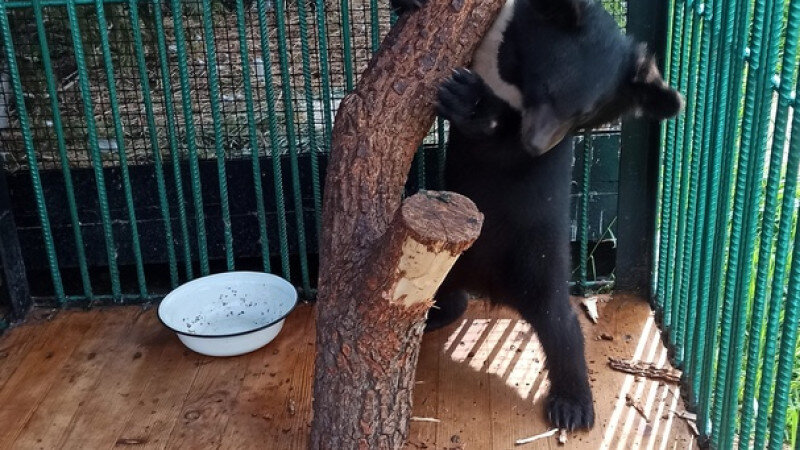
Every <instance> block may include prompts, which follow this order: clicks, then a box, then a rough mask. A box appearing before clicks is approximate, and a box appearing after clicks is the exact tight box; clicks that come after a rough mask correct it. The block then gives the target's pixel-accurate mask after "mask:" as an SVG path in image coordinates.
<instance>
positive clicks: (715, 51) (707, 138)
mask: <svg viewBox="0 0 800 450" xmlns="http://www.w3.org/2000/svg"><path fill="white" fill-rule="evenodd" d="M712 6H713V8H714V9H717V8H721V7H722V1H720V0H716V1H714V2H713V3H709V4H706V5H705V7H704V16H705V20H706V22H705V24H704V28H703V31H704V36H703V47H702V50H701V52H702V54H703V55H704V56H701V66H700V68H699V70H700V72H701V74H702V75H701V76H702V77H704V79H705V84H706V86H705V89H703V91H702V92H703V129H702V132H701V136H702V139H701V142H700V143H699V144H698V145H699V146H700V151H701V152H702V155H701V157H702V158H703V159H702V161H701V163H700V181H699V192H698V194H697V195H698V203H697V216H698V218H699V220H698V221H697V223H696V226H695V230H694V235H695V236H696V237H699V238H700V239H699V241H698V243H697V244H698V247H697V248H696V250H695V253H694V258H693V261H692V275H691V276H692V284H691V285H690V288H689V299H696V300H695V302H696V308H695V310H694V312H695V321H694V326H693V327H692V328H693V330H694V332H693V335H692V339H691V341H690V342H691V343H692V348H691V351H689V352H687V356H689V357H690V358H689V359H688V361H687V362H688V373H685V374H686V377H687V378H688V381H689V387H690V392H689V397H690V400H691V403H692V404H697V401H698V399H699V395H700V378H701V376H702V374H701V373H698V371H699V370H700V367H701V365H702V360H703V358H702V355H703V352H704V350H705V340H706V339H707V333H708V326H707V323H706V320H707V317H708V308H709V305H710V303H709V301H708V297H707V295H706V294H707V292H708V287H707V286H704V285H703V282H704V280H705V278H707V274H706V273H705V270H704V269H705V266H704V261H705V260H704V257H705V256H706V252H707V249H706V246H705V240H704V239H703V237H704V233H705V230H706V229H707V227H708V222H710V221H711V220H713V215H711V216H709V215H708V214H707V210H708V208H709V204H708V203H709V202H708V191H709V189H710V186H709V184H711V183H715V182H716V181H714V178H715V177H716V175H717V174H714V173H711V172H709V171H710V170H711V165H712V159H713V157H714V155H712V154H711V153H712V151H711V150H712V148H713V144H712V130H713V127H714V126H716V124H717V116H716V109H717V108H716V103H715V101H714V99H715V95H718V93H717V85H718V83H717V77H716V73H715V70H714V69H716V68H717V67H716V66H717V65H716V64H714V62H715V59H712V58H711V55H719V54H720V53H721V52H720V50H719V35H720V17H721V13H720V14H716V11H712ZM711 64H714V66H712V67H711V69H712V70H709V65H711ZM706 92H707V94H708V95H707V94H706ZM707 221H708V222H707Z"/></svg>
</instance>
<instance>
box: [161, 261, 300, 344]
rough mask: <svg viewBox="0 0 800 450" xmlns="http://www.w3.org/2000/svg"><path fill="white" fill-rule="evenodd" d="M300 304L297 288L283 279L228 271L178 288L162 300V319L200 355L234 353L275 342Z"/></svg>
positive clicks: (257, 273)
mask: <svg viewBox="0 0 800 450" xmlns="http://www.w3.org/2000/svg"><path fill="white" fill-rule="evenodd" d="M295 305H297V291H296V290H295V288H294V286H292V285H291V284H290V283H289V282H288V281H286V280H284V279H283V278H281V277H278V276H275V275H272V274H268V273H260V272H227V273H219V274H215V275H209V276H207V277H203V278H198V279H196V280H193V281H190V282H188V283H186V284H183V285H181V286H179V287H178V288H176V289H175V290H173V291H172V292H170V293H169V294H168V295H167V296H166V297H164V300H162V301H161V304H160V305H159V306H158V318H159V319H160V320H161V322H162V323H163V324H164V325H165V326H166V327H167V328H169V329H171V330H172V331H174V332H175V333H177V334H178V338H179V339H180V340H181V342H183V343H184V344H185V345H186V346H187V347H189V348H190V349H192V350H194V351H196V352H197V353H202V354H204V355H209V356H234V355H242V354H245V353H249V352H252V351H254V350H257V349H259V348H261V347H263V346H265V345H267V344H268V343H269V342H270V341H271V340H273V339H274V338H275V336H277V335H278V332H279V331H281V328H282V327H283V321H284V319H285V318H286V316H288V315H289V313H290V312H292V310H293V309H294V307H295Z"/></svg>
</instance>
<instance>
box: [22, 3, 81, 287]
mask: <svg viewBox="0 0 800 450" xmlns="http://www.w3.org/2000/svg"><path fill="white" fill-rule="evenodd" d="M33 16H34V20H35V21H36V33H37V35H38V37H39V48H40V50H41V52H42V66H43V68H44V75H45V84H46V85H47V96H48V97H49V98H50V109H51V110H52V112H53V128H54V129H55V131H56V143H57V145H58V155H59V160H60V162H61V173H62V175H63V176H64V190H65V191H66V194H67V206H68V208H69V218H70V224H71V225H72V237H73V239H75V256H76V258H77V259H78V269H79V271H80V274H81V283H82V285H83V295H84V296H85V297H86V298H87V299H88V300H92V298H93V293H92V281H91V279H90V277H89V266H88V264H87V262H86V250H85V246H84V242H83V233H82V232H81V222H80V217H79V216H78V203H77V201H76V200H75V189H74V188H73V184H72V172H71V170H70V167H69V157H68V156H67V144H66V142H65V140H64V125H63V122H62V120H61V111H60V110H59V106H58V91H57V90H56V83H55V80H54V79H53V74H54V73H55V72H53V64H52V61H51V59H50V47H49V45H48V43H47V34H46V31H45V28H44V18H43V17H42V6H41V3H40V1H39V0H33ZM60 298H63V297H60Z"/></svg>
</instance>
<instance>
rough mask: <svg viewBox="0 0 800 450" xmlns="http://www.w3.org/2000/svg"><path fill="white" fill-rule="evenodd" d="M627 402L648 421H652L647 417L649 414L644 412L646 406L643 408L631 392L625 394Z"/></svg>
mask: <svg viewBox="0 0 800 450" xmlns="http://www.w3.org/2000/svg"><path fill="white" fill-rule="evenodd" d="M625 404H626V405H627V406H630V407H631V408H633V409H635V410H636V412H638V413H639V415H640V416H642V418H643V419H644V420H645V421H647V422H648V423H649V422H650V419H649V418H648V417H647V414H646V413H645V412H644V408H642V405H641V404H640V403H639V402H638V401H636V400H634V399H633V397H631V396H630V394H628V395H626V396H625Z"/></svg>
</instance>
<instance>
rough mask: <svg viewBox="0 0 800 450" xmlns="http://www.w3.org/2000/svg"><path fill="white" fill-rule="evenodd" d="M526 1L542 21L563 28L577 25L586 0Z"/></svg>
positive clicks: (579, 22)
mask: <svg viewBox="0 0 800 450" xmlns="http://www.w3.org/2000/svg"><path fill="white" fill-rule="evenodd" d="M528 1H529V2H530V4H531V6H532V7H533V10H534V11H535V12H536V13H537V14H538V15H539V17H540V18H541V19H542V20H543V21H545V22H546V23H550V24H553V25H557V26H559V27H563V28H577V27H579V26H580V25H581V20H582V18H583V10H584V8H585V7H586V0H528Z"/></svg>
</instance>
